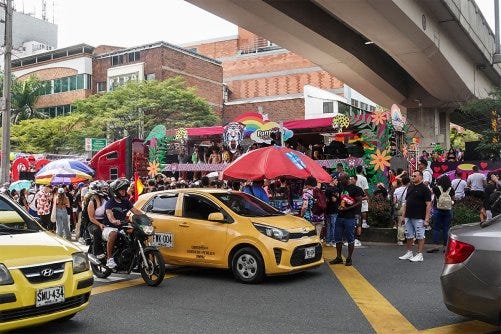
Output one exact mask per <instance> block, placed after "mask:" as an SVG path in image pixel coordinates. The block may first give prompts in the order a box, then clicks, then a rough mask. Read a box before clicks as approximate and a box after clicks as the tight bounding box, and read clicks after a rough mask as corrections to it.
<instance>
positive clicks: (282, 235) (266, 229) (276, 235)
mask: <svg viewBox="0 0 501 334" xmlns="http://www.w3.org/2000/svg"><path fill="white" fill-rule="evenodd" d="M252 225H254V227H255V228H256V229H257V230H258V231H259V232H261V233H262V234H264V235H266V236H267V237H270V238H273V239H276V240H279V241H283V242H286V241H288V240H289V232H287V231H286V230H282V229H281V228H277V227H273V226H268V225H263V224H258V223H252Z"/></svg>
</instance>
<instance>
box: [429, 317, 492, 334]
mask: <svg viewBox="0 0 501 334" xmlns="http://www.w3.org/2000/svg"><path fill="white" fill-rule="evenodd" d="M498 329H499V328H498V327H495V326H493V325H489V324H487V323H485V322H482V321H476V320H475V321H468V322H462V323H459V324H453V325H448V326H442V327H436V328H430V329H426V330H422V331H420V333H424V334H463V333H493V331H495V330H498Z"/></svg>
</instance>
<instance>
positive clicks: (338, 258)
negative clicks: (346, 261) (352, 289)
mask: <svg viewBox="0 0 501 334" xmlns="http://www.w3.org/2000/svg"><path fill="white" fill-rule="evenodd" d="M340 263H343V259H342V258H340V257H336V258H335V259H334V260H330V261H329V264H340Z"/></svg>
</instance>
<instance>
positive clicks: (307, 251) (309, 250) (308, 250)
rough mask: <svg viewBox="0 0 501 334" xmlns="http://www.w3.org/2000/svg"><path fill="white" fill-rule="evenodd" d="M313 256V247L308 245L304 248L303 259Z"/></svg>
mask: <svg viewBox="0 0 501 334" xmlns="http://www.w3.org/2000/svg"><path fill="white" fill-rule="evenodd" d="M314 257H315V247H308V248H305V249H304V259H305V260H308V259H313V258H314Z"/></svg>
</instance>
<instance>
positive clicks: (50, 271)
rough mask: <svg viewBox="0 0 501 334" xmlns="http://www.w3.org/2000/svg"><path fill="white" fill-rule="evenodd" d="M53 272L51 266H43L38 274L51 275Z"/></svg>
mask: <svg viewBox="0 0 501 334" xmlns="http://www.w3.org/2000/svg"><path fill="white" fill-rule="evenodd" d="M53 274H54V270H52V269H51V268H45V269H43V270H42V271H40V275H42V276H43V277H51V276H52V275H53Z"/></svg>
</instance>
